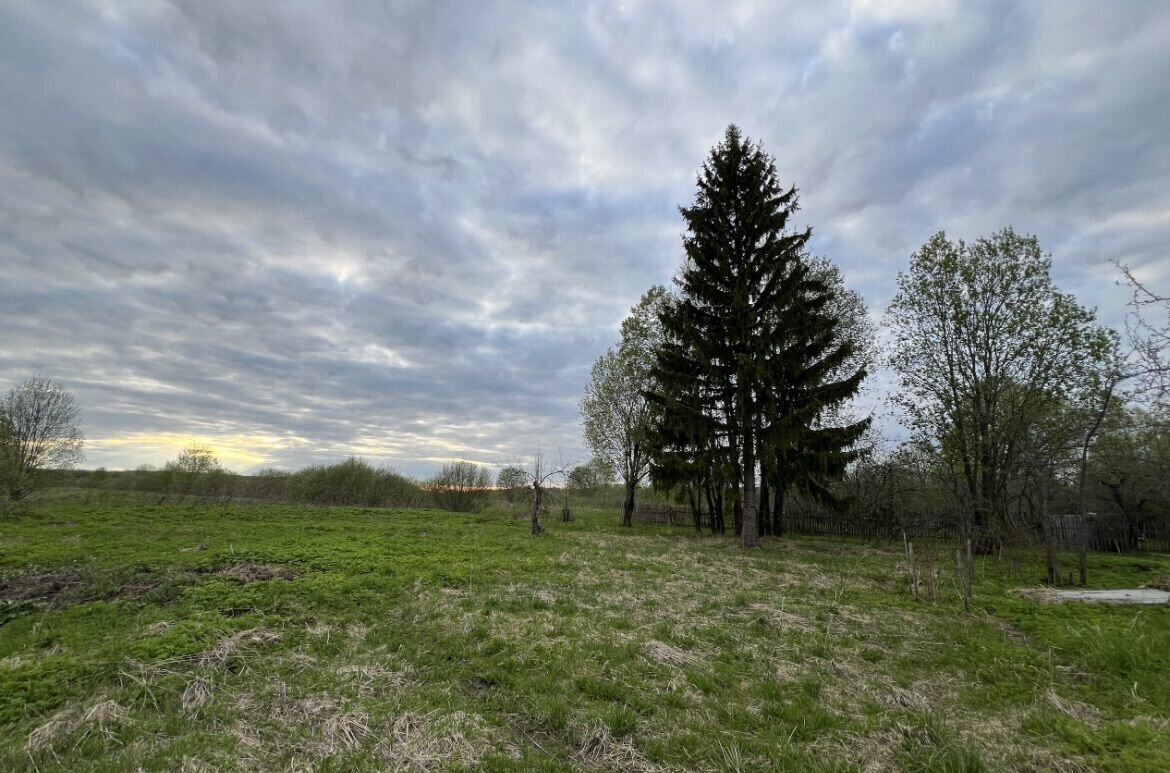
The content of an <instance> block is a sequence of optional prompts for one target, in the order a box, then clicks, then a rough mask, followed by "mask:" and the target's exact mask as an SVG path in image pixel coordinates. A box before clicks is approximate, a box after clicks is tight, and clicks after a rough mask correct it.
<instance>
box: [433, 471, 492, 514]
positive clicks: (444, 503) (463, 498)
mask: <svg viewBox="0 0 1170 773" xmlns="http://www.w3.org/2000/svg"><path fill="white" fill-rule="evenodd" d="M491 485H492V476H491V473H489V472H488V471H487V469H486V468H483V467H479V466H477V465H475V464H473V463H471V462H450V463H448V464H444V465H443V469H442V470H440V471H439V472H438V474H436V475H435V476H434V477H433V478H431V479H430V480H429V481H427V484H426V490H427V492H428V493H429V494H430V495H431V497H432V498H433V499H434V500H435V504H437V505H438V506H439V507H441V508H443V509H444V510H452V511H454V512H457V513H478V512H479V511H480V510H482V509H483V507H484V505H486V504H487V500H488V494H489V491H488V489H489V487H490V486H491Z"/></svg>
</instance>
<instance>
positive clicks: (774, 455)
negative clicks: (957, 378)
mask: <svg viewBox="0 0 1170 773" xmlns="http://www.w3.org/2000/svg"><path fill="white" fill-rule="evenodd" d="M697 184H698V191H697V193H696V196H695V202H694V204H693V205H692V206H691V207H681V208H680V212H681V214H682V216H683V219H684V220H685V221H686V224H687V233H686V235H685V236H684V237H683V246H684V249H685V253H686V258H685V261H684V264H683V267H682V270H681V272H680V274H679V276H678V277H677V278H676V280H675V281H676V284H677V286H678V291H679V292H678V298H677V299H676V300H675V301H674V302H673V303H671V304H668V305H667V306H666V307H665V308H664V310H663V312H662V325H663V332H664V334H665V342H664V343H663V345H662V346H661V348H660V349H659V352H658V357H657V361H656V364H655V367H654V368H653V370H652V374H651V375H652V383H653V384H654V385H655V387H654V391H653V392H652V393H651V394H650V395H649V397H650V399H651V402H652V403H653V405H654V412H653V415H654V426H653V428H652V434H651V443H652V447H653V448H654V461H653V465H652V474H654V475H658V476H661V477H663V478H665V479H666V480H667V481H668V482H675V483H677V482H679V481H681V480H682V479H684V478H685V477H687V476H688V475H689V476H691V479H692V480H691V484H692V485H705V486H707V488H706V492H707V497H708V501H709V502H710V501H711V500H712V498H713V497H712V494H713V492H712V487H714V488H716V489H718V495H719V496H722V491H723V490H724V489H727V490H729V491H730V492H731V495H732V499H733V502H732V504H733V507H734V510H735V514H736V522H737V524H736V525H737V528H738V530H739V533H740V536H741V539H742V543H743V545H744V546H745V547H753V546H755V545H757V544H758V542H759V535H760V532H761V526H762V524H761V522H760V517H759V512H760V511H759V507H758V488H757V476H758V475H760V474H761V472H762V476H763V480H764V481H765V484H766V483H767V482H768V481H771V482H772V484H773V485H772V489H773V491H775V492H776V493H777V495H778V499H777V502H778V503H780V505H781V509H782V501H783V494H784V492H786V491H788V490H790V489H793V488H797V489H800V490H802V491H806V492H808V493H811V494H813V495H815V496H819V497H821V498H823V499H829V498H831V495H830V494H829V491H828V489H827V487H826V486H825V481H826V479H827V478H829V477H832V476H835V475H839V474H840V473H841V472H842V471H843V470H844V466H845V465H846V464H848V462H849V461H850V460H851V459H852V458H853V453H852V452H851V451H850V450H849V447H850V446H851V444H853V443H854V442H855V441H856V440H857V438H858V437H860V435H861V434H862V433H863V432H864V431H865V429H866V427H867V426H868V420H865V421H861V422H854V423H851V424H846V425H844V426H832V425H829V424H828V423H827V422H826V421H825V415H826V411H827V409H828V408H829V407H830V406H833V405H837V404H840V403H841V402H843V401H845V400H847V399H849V397H851V396H852V395H853V394H855V393H856V392H857V390H858V387H859V386H860V383H861V380H862V379H863V378H864V376H865V371H864V369H860V368H859V369H858V370H856V371H855V372H853V373H850V374H848V375H847V376H846V377H844V378H837V376H839V375H840V374H839V371H840V370H841V365H842V363H843V362H846V361H848V359H849V357H850V356H851V355H852V353H853V351H854V347H853V345H852V344H851V343H850V342H848V341H844V340H842V336H841V335H840V331H839V329H838V328H839V325H838V320H837V319H836V318H835V317H834V316H833V315H832V314H831V313H830V310H831V308H832V304H831V301H832V299H833V296H832V290H831V288H830V286H829V285H828V284H827V283H826V282H825V281H823V280H822V279H819V278H818V277H817V276H815V275H814V274H813V272H812V271H811V270H810V265H809V263H808V261H807V260H806V258H805V254H806V253H805V248H806V245H807V243H808V240H809V237H810V236H811V234H812V231H811V229H808V228H806V229H804V230H802V231H796V230H793V229H791V228H790V227H789V219H790V217H791V216H792V215H793V213H795V212H796V211H797V209H798V198H797V192H796V188H795V187H791V188H789V189H788V190H784V189H783V188H782V187H781V185H780V183H779V180H778V176H777V173H776V166H775V162H774V160H773V159H772V157H771V156H769V155H767V154H766V153H765V152H764V150H763V148H762V147H761V146H760V144H759V143H754V142H752V141H751V140H750V139H747V138H745V137H743V136H742V134H741V133H740V131H739V129H738V128H737V127H736V126H734V125H731V126H728V127H727V131H726V133H725V134H724V137H723V141H722V142H721V143H719V144H718V145H716V146H715V148H713V149H712V151H711V154H710V156H709V157H708V158H707V160H706V162H705V163H704V164H703V168H702V171H701V172H700V174H699V178H698V181H697ZM761 462H762V464H761ZM776 509H777V508H773V512H775V510H776ZM763 526H764V527H765V528H767V527H768V524H763Z"/></svg>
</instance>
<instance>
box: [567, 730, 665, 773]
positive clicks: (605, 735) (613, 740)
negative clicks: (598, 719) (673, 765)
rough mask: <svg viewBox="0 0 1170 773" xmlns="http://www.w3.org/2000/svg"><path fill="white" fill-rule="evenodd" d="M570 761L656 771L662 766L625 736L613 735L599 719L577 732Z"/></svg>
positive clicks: (605, 767)
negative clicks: (598, 721) (650, 758)
mask: <svg viewBox="0 0 1170 773" xmlns="http://www.w3.org/2000/svg"><path fill="white" fill-rule="evenodd" d="M572 757H573V761H574V762H575V763H576V764H577V765H579V766H580V767H581V768H584V769H587V770H622V771H630V772H631V773H656V772H657V771H661V770H664V768H662V766H660V765H658V764H657V763H654V762H652V761H651V760H649V759H647V758H646V755H645V754H643V753H642V752H641V751H640V750H639V749H638V747H637V746H634V744H633V743H631V742H630V741H629V740H628V739H625V738H617V737H615V736H614V735H613V734H612V733H610V731H609V728H608V727H606V726H605V725H604V724H601V723H593V724H590V725H587V726H586V727H585V728H584V729H583V730H582V731H581V732H580V733H579V734H578V741H577V744H576V748H574V750H573V754H572Z"/></svg>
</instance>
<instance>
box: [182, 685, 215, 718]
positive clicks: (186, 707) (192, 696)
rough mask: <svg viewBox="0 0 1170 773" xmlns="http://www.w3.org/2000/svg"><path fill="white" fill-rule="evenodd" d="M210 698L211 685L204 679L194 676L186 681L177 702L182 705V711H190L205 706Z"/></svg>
mask: <svg viewBox="0 0 1170 773" xmlns="http://www.w3.org/2000/svg"><path fill="white" fill-rule="evenodd" d="M211 698H212V692H211V685H210V684H208V683H207V681H206V680H204V679H200V678H199V677H196V678H194V679H192V680H191V681H190V682H187V686H186V687H184V688H183V695H182V696H181V697H180V699H179V702H180V703H181V704H182V706H183V711H187V712H191V711H195V710H197V709H201V708H203V707H204V706H206V705H207V704H208V703H210V702H211Z"/></svg>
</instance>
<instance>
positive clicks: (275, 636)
mask: <svg viewBox="0 0 1170 773" xmlns="http://www.w3.org/2000/svg"><path fill="white" fill-rule="evenodd" d="M279 640H280V634H279V633H277V632H276V631H267V630H264V629H261V628H249V629H247V630H245V631H237V632H236V633H233V634H232V635H231V636H229V637H227V638H226V639H222V640H220V642H219V643H218V644H216V645H215V646H214V647H212V648H210V649H207V650H204V651H203V652H201V653H199V665H200V666H202V667H203V668H222V667H223V666H224V665H226V664H227V662H228V660H229V659H230V658H231V657H232V655H234V654H235V653H236V652H237V651H238V650H240V649H241V648H243V647H248V646H250V645H254V644H268V643H270V642H274V641H279Z"/></svg>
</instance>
